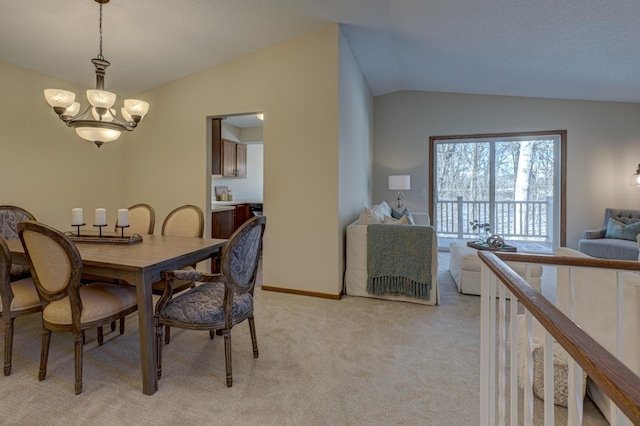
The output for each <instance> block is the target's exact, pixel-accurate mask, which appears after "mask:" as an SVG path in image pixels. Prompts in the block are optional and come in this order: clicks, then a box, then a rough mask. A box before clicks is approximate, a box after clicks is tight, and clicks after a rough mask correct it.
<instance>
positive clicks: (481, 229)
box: [469, 220, 491, 243]
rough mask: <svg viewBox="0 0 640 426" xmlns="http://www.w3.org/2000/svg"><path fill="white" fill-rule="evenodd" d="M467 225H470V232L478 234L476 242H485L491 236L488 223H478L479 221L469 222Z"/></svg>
mask: <svg viewBox="0 0 640 426" xmlns="http://www.w3.org/2000/svg"><path fill="white" fill-rule="evenodd" d="M469 225H471V230H472V231H477V232H478V240H480V242H481V243H484V242H486V241H487V238H488V237H489V235H491V224H490V223H486V222H485V223H480V222H479V221H477V220H474V221H471V222H469Z"/></svg>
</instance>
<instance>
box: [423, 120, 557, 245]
mask: <svg viewBox="0 0 640 426" xmlns="http://www.w3.org/2000/svg"><path fill="white" fill-rule="evenodd" d="M565 139H566V132H565V131H560V132H544V133H540V132H536V133H518V134H501V135H468V136H455V137H452V136H451V137H448V136H446V137H431V138H430V150H429V151H430V155H431V170H430V176H431V179H430V195H431V196H430V199H431V215H432V218H433V221H432V222H433V225H434V227H435V228H436V231H437V232H438V238H439V244H440V247H441V248H447V247H448V244H449V243H450V242H451V241H454V240H476V239H478V236H479V231H480V230H481V229H482V228H483V227H478V226H475V227H474V224H480V225H483V224H488V225H487V227H488V228H489V231H490V233H491V234H497V235H500V236H501V237H503V239H504V240H505V242H506V243H507V244H509V245H514V246H516V247H518V251H523V252H534V253H551V252H553V251H554V249H555V248H556V247H558V246H559V245H561V244H564V224H563V222H564V219H563V218H564V215H563V214H562V213H563V211H564V204H565V203H564V191H563V187H564V178H563V176H564V172H563V169H564V167H563V164H564V161H565V160H564V155H563V153H564V150H565V148H564V140H565ZM474 228H475V229H474Z"/></svg>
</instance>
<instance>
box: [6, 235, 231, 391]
mask: <svg viewBox="0 0 640 426" xmlns="http://www.w3.org/2000/svg"><path fill="white" fill-rule="evenodd" d="M226 242H227V240H225V239H217V238H192V237H172V236H168V235H143V241H142V242H141V243H137V244H100V243H76V247H78V251H79V252H80V256H81V257H82V264H83V272H84V273H86V274H91V275H97V276H102V277H109V278H117V279H121V280H125V281H126V282H128V283H129V284H131V285H135V286H136V287H137V297H138V322H139V334H140V360H141V364H142V365H141V366H142V392H143V393H145V394H147V395H152V394H153V393H154V392H155V391H156V390H158V380H157V378H156V348H155V329H154V319H153V299H152V288H151V287H152V284H153V283H154V282H157V281H159V280H160V279H161V276H160V274H161V272H162V271H166V270H171V269H180V268H182V267H185V266H188V265H194V264H196V263H198V262H200V261H202V260H205V259H208V258H210V257H211V256H212V255H214V254H216V253H218V252H219V251H220V250H221V249H222V247H223V246H224V245H225V243H226ZM7 245H8V246H9V249H10V250H11V254H12V258H13V261H14V262H16V263H23V264H26V263H27V259H26V256H25V254H24V249H23V247H22V244H21V243H20V240H8V241H7Z"/></svg>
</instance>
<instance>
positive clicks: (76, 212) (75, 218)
mask: <svg viewBox="0 0 640 426" xmlns="http://www.w3.org/2000/svg"><path fill="white" fill-rule="evenodd" d="M83 223H84V219H83V218H82V209H80V208H77V207H76V208H75V209H71V225H73V226H76V225H82V224H83Z"/></svg>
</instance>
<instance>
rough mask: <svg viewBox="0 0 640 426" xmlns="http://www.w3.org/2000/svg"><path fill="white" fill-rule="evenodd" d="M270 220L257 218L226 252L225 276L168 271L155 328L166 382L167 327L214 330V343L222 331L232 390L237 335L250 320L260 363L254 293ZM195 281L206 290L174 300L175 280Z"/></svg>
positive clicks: (194, 290) (233, 238) (159, 367)
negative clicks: (164, 350)
mask: <svg viewBox="0 0 640 426" xmlns="http://www.w3.org/2000/svg"><path fill="white" fill-rule="evenodd" d="M266 223H267V219H266V217H265V216H255V217H254V218H252V219H249V220H248V221H247V222H245V223H244V224H243V225H242V226H241V227H240V228H238V229H237V230H236V232H234V233H233V235H232V236H231V238H230V239H229V241H228V242H227V244H226V245H225V248H224V250H223V251H222V260H221V265H220V267H221V272H220V273H205V272H200V271H196V270H193V271H185V270H179V271H165V272H163V275H164V277H165V279H166V286H165V291H164V293H163V294H162V296H161V297H160V299H159V300H158V302H157V303H156V308H155V326H156V346H157V356H158V359H157V361H158V363H157V376H158V379H160V377H161V376H162V326H163V325H170V326H171V327H180V328H186V329H191V330H208V331H209V335H210V338H212V339H213V338H214V336H215V332H216V331H218V330H221V331H222V335H223V336H224V350H225V364H226V374H227V386H231V385H233V376H232V366H231V329H232V328H233V326H235V325H236V324H238V323H240V322H242V321H244V320H248V321H249V331H250V333H251V343H252V345H253V356H254V358H257V357H258V342H257V339H256V329H255V323H254V318H253V304H254V303H253V289H254V286H255V282H256V276H257V271H258V261H259V258H260V246H261V244H262V236H263V235H264V230H265V226H266ZM176 279H179V280H194V281H198V282H203V284H201V285H199V286H197V287H194V288H192V289H190V290H187V291H186V292H183V293H181V294H179V295H177V296H176V297H175V298H174V297H173V283H174V280H176Z"/></svg>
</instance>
